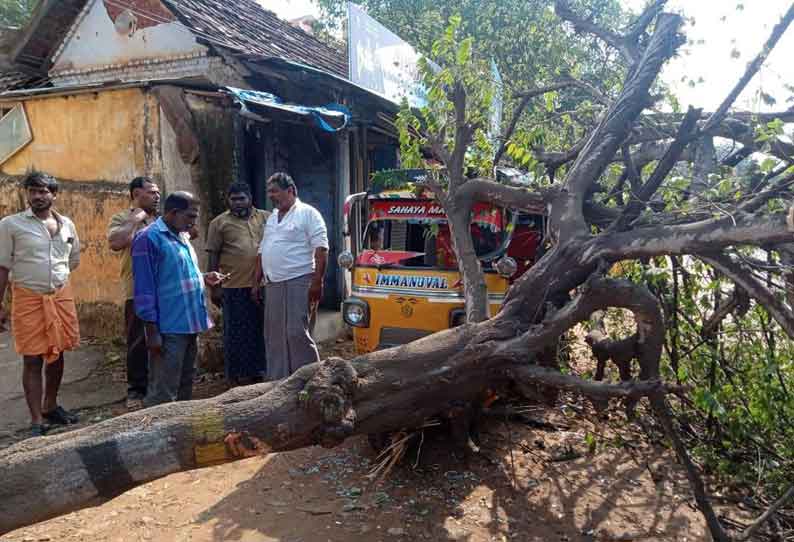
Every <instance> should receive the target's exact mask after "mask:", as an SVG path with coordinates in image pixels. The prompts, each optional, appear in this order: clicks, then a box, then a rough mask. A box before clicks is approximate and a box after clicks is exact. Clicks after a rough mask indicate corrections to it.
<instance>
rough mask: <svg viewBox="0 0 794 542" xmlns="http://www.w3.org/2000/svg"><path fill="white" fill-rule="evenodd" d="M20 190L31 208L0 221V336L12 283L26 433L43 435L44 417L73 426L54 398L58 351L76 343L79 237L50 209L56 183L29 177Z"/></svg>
mask: <svg viewBox="0 0 794 542" xmlns="http://www.w3.org/2000/svg"><path fill="white" fill-rule="evenodd" d="M23 186H24V188H25V192H26V196H27V201H28V205H29V207H28V209H27V210H26V211H23V212H21V213H17V214H15V215H10V216H7V217H5V218H3V219H2V220H0V331H5V329H6V324H7V322H8V316H9V315H8V311H6V309H5V308H4V307H2V300H3V299H4V297H5V292H6V287H7V286H8V283H9V280H10V282H11V285H12V308H11V327H12V333H13V334H14V345H15V348H16V351H17V352H18V353H19V354H21V355H22V356H23V360H24V361H23V363H24V365H23V369H22V387H23V389H24V391H25V399H26V401H27V403H28V409H29V410H30V417H31V426H30V430H31V435H33V436H41V435H43V434H44V433H45V432H46V430H47V426H46V425H44V420H46V421H47V422H49V423H53V424H62V425H67V424H71V423H75V422H77V421H78V420H77V416H75V415H74V414H72V413H71V412H69V411H67V410H65V409H64V408H63V407H61V406H59V405H58V401H57V399H58V390H59V388H60V385H61V379H62V377H63V353H64V351H66V350H72V349H74V348H76V347H77V346H78V345H79V344H80V327H79V324H78V321H77V309H76V308H75V303H74V296H73V295H72V292H71V287H70V285H69V275H70V273H71V271H73V270H74V269H76V268H77V266H78V265H79V264H80V240H79V239H78V238H77V230H76V229H75V227H74V223H73V222H72V221H71V220H69V218H67V217H65V216H63V215H61V214H59V213H56V212H55V210H54V209H53V208H52V205H53V203H54V202H55V199H56V197H57V194H58V182H57V181H56V180H55V179H54V178H52V177H51V176H49V175H47V174H44V173H36V172H34V173H30V174H29V175H28V176H27V177H26V178H25V180H24V182H23ZM42 368H44V376H45V378H42Z"/></svg>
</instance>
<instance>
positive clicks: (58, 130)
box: [0, 0, 397, 335]
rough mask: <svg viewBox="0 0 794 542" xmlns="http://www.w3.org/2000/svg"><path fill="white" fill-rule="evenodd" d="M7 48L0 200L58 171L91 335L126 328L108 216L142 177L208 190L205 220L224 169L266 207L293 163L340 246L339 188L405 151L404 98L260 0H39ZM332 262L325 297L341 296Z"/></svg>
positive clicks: (11, 201) (305, 194)
mask: <svg viewBox="0 0 794 542" xmlns="http://www.w3.org/2000/svg"><path fill="white" fill-rule="evenodd" d="M6 47H7V55H6V57H5V59H4V60H5V71H4V72H2V73H0V91H2V92H1V93H0V117H2V118H0V213H1V214H2V215H6V214H9V213H12V212H16V211H18V210H20V209H21V208H22V207H23V206H24V200H23V199H22V195H21V192H20V190H19V180H20V179H21V177H22V176H23V175H24V174H25V173H26V172H27V171H29V170H31V169H37V170H41V171H45V172H47V173H49V174H51V175H53V176H55V177H56V178H58V179H59V181H61V184H62V187H63V188H62V193H61V194H60V195H59V201H58V206H59V208H61V209H62V210H63V211H64V212H65V213H67V214H68V215H70V216H72V217H73V218H74V219H75V221H76V223H77V227H78V230H79V232H80V234H81V237H82V239H83V242H84V251H85V252H84V258H83V264H82V266H81V269H80V270H79V271H78V272H77V274H76V278H75V281H74V285H75V291H76V295H77V297H78V304H79V308H80V312H81V322H82V325H83V327H84V328H85V331H86V333H87V334H93V335H103V334H110V333H115V332H116V330H117V329H118V328H117V327H116V326H117V325H118V323H119V322H120V311H119V309H118V306H117V304H118V303H120V302H121V300H120V299H119V295H120V294H119V292H120V288H119V284H118V266H119V262H118V258H117V257H115V256H114V255H113V254H111V253H110V252H109V250H108V249H107V245H106V241H105V235H106V230H105V228H106V225H107V223H108V221H109V219H110V217H111V215H112V214H113V213H115V212H117V211H119V210H121V209H124V208H125V207H126V205H127V199H128V194H127V191H126V185H127V183H128V182H129V180H130V179H132V178H133V177H135V176H138V175H148V176H151V177H153V178H155V179H156V180H157V181H158V183H159V184H160V186H161V188H162V189H163V191H164V192H166V193H167V192H171V191H174V190H178V189H185V190H190V191H192V192H194V193H197V194H199V195H200V197H201V199H202V202H204V206H203V211H202V222H203V225H204V231H206V226H207V224H208V223H209V221H210V220H211V219H212V217H214V216H215V215H216V214H218V213H219V212H221V211H222V210H223V209H224V201H223V194H224V190H225V188H226V186H228V184H229V183H231V182H233V181H235V180H240V181H245V182H248V183H250V185H251V186H252V188H253V192H254V194H255V202H256V204H257V205H259V206H265V205H266V202H265V197H264V180H265V179H266V178H267V176H268V175H270V174H271V173H273V172H275V171H279V170H286V171H288V172H289V173H291V174H292V175H293V176H294V177H295V179H296V180H297V181H298V183H299V188H300V196H301V198H302V199H303V200H305V201H307V202H308V203H311V204H312V205H315V206H316V207H318V208H319V209H320V210H321V212H322V213H323V215H324V217H325V219H326V222H327V223H328V226H329V231H330V232H331V235H332V238H333V239H332V249H331V257H332V258H334V261H335V258H336V254H337V253H338V251H339V247H340V246H341V240H342V237H341V212H342V204H343V202H344V198H345V197H346V196H347V195H348V194H349V193H350V192H351V190H360V189H362V188H363V187H364V185H365V182H366V179H368V178H369V173H370V171H371V170H373V169H374V168H385V167H394V165H395V164H396V154H397V153H396V148H397V143H396V140H395V134H394V133H393V127H392V126H391V125H390V123H389V121H388V118H389V116H390V115H392V114H393V112H394V106H393V105H392V104H391V103H389V102H387V101H385V100H383V99H382V98H380V97H378V96H376V95H374V94H371V93H369V92H367V91H366V90H363V89H361V88H359V87H357V86H355V85H353V84H351V83H350V82H349V81H348V80H347V59H346V55H345V54H344V53H342V52H340V51H337V50H336V49H334V48H332V47H329V46H327V45H326V44H324V43H322V42H321V41H319V40H318V39H316V38H315V37H313V36H311V35H309V34H307V33H305V32H304V31H302V30H300V29H298V28H295V27H293V26H291V25H290V24H289V23H287V22H285V21H282V20H280V19H279V18H278V17H276V16H275V15H274V14H273V13H271V12H269V11H266V10H265V9H263V8H262V7H261V6H260V5H259V4H258V3H256V2H255V1H254V0H236V1H234V2H227V1H224V0H179V1H178V2H177V1H172V0H57V1H54V0H43V1H42V2H41V3H40V4H39V6H38V8H37V10H36V13H35V15H34V17H33V20H32V21H31V23H30V24H29V25H28V27H27V28H25V29H23V30H22V31H21V32H19V33H18V34H17V35H16V36H15V37H14V40H13V42H12V43H11V44H10V45H8V43H7V44H6ZM197 244H198V248H199V249H200V248H201V245H202V243H201V240H200V239H199V240H198V243H197ZM199 252H202V251H201V250H199ZM332 269H333V270H332V271H331V272H330V273H329V276H328V279H327V280H328V283H327V288H326V291H327V294H326V299H325V300H324V303H325V305H326V306H328V307H334V306H337V304H338V301H339V298H340V297H341V295H342V291H341V289H342V284H343V281H342V277H341V275H339V274H337V273H336V271H335V266H332Z"/></svg>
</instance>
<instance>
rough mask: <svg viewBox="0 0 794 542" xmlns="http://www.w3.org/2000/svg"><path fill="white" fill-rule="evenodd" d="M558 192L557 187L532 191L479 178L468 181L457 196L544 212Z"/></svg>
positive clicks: (528, 210) (463, 198)
mask: <svg viewBox="0 0 794 542" xmlns="http://www.w3.org/2000/svg"><path fill="white" fill-rule="evenodd" d="M556 193H557V187H548V188H544V189H540V190H537V191H531V190H527V189H525V188H518V187H515V186H509V185H505V184H502V183H497V182H495V181H492V180H490V179H483V178H478V179H469V180H468V181H466V184H464V185H463V186H461V187H460V188H459V189H458V190H457V191H456V194H455V197H456V198H460V199H461V200H462V201H471V202H474V201H485V202H489V203H493V204H495V205H500V206H503V207H509V208H511V209H520V210H523V211H527V212H530V213H538V214H543V213H545V212H546V206H547V205H548V204H549V203H550V202H551V201H552V200H553V199H554V196H555V195H556Z"/></svg>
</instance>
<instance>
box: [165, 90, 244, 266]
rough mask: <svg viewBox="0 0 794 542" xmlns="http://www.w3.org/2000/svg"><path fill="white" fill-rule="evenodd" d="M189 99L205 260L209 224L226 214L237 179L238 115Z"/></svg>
mask: <svg viewBox="0 0 794 542" xmlns="http://www.w3.org/2000/svg"><path fill="white" fill-rule="evenodd" d="M186 99H187V105H188V107H189V108H190V112H191V114H192V117H193V118H192V125H193V127H194V129H195V132H196V138H197V140H198V144H199V157H198V162H197V163H196V164H194V167H193V172H194V173H193V174H194V176H193V182H194V187H193V189H192V191H193V192H194V193H195V194H197V195H198V196H199V198H200V199H201V202H202V207H201V225H202V227H201V240H202V244H201V247H202V249H201V252H202V254H201V256H202V258H203V257H204V256H205V254H203V252H204V251H203V246H204V245H203V239H204V236H205V235H206V232H207V228H208V227H209V223H210V221H211V220H212V219H213V218H214V217H216V216H217V215H219V214H220V213H222V212H224V211H225V210H226V202H225V194H226V188H227V187H228V186H229V185H230V184H231V183H232V182H234V180H235V177H236V167H235V136H234V134H235V129H236V128H235V116H236V115H237V113H236V112H234V111H233V110H232V109H230V108H228V107H223V106H222V105H220V104H218V103H217V102H215V101H213V100H208V99H203V98H200V97H198V96H190V95H188V96H187V97H186ZM164 147H165V143H164ZM163 154H165V152H164V153H163ZM197 249H198V244H197Z"/></svg>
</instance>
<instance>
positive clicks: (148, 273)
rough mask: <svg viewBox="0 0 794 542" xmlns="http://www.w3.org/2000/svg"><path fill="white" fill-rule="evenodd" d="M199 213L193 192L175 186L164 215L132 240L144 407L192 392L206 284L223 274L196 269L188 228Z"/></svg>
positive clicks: (206, 322) (204, 325) (204, 324)
mask: <svg viewBox="0 0 794 542" xmlns="http://www.w3.org/2000/svg"><path fill="white" fill-rule="evenodd" d="M198 214H199V209H198V201H197V200H196V198H195V197H194V196H193V195H192V194H190V193H188V192H174V193H173V194H170V195H169V196H168V197H167V198H166V200H165V212H164V214H163V216H162V217H160V218H159V219H157V220H156V221H155V222H154V223H152V224H151V225H150V226H148V227H147V228H145V229H143V230H141V231H140V233H139V234H138V235H137V236H136V237H135V240H134V241H133V244H132V270H133V280H134V301H135V313H136V314H137V315H138V318H140V319H141V320H143V322H144V327H145V330H146V347H147V348H148V349H149V385H148V387H147V392H146V398H145V399H144V405H145V406H147V407H149V406H152V405H156V404H160V403H166V402H169V401H184V400H188V399H190V398H191V396H192V393H193V371H194V368H195V362H196V342H197V341H196V340H197V338H198V334H199V333H202V332H204V331H207V330H208V329H210V328H211V327H212V321H211V320H210V317H209V314H208V312H207V306H206V301H205V297H204V286H205V283H206V285H209V286H216V285H218V284H220V283H221V282H222V281H223V275H221V274H220V273H217V272H212V273H206V274H202V273H201V271H199V267H198V260H197V258H196V252H195V250H193V246H192V245H191V244H190V235H189V234H188V232H189V231H190V230H191V229H192V228H194V227H195V225H196V220H197V219H198Z"/></svg>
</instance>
